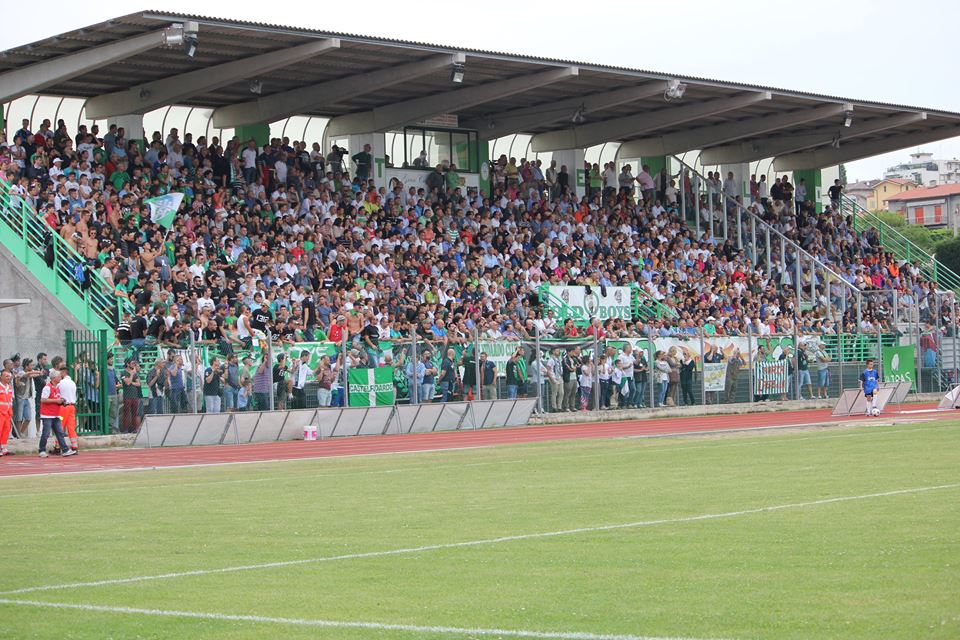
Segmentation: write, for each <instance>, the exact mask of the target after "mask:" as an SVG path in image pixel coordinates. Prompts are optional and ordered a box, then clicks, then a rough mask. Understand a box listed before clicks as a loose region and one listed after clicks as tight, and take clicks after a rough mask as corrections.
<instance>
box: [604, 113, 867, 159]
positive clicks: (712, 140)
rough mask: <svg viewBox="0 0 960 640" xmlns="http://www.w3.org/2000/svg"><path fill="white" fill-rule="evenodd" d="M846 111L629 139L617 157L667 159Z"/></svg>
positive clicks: (782, 116) (766, 118) (777, 116)
mask: <svg viewBox="0 0 960 640" xmlns="http://www.w3.org/2000/svg"><path fill="white" fill-rule="evenodd" d="M845 111H853V105H851V104H827V105H823V106H820V107H807V108H803V109H798V110H797V111H789V112H786V113H777V114H774V115H770V116H761V117H759V118H748V119H746V120H740V121H739V122H726V123H724V124H715V125H709V126H706V127H698V128H696V129H690V130H689V131H683V132H680V133H668V134H666V135H663V136H656V137H653V138H643V139H642V140H631V141H629V142H625V143H623V146H622V147H620V156H621V157H623V158H641V157H643V156H669V155H673V154H676V153H683V152H685V151H691V150H693V149H706V148H707V147H710V146H713V145H717V144H724V143H727V142H732V141H734V140H741V139H743V138H748V137H752V136H756V135H760V134H763V133H770V132H771V131H777V130H780V129H787V128H789V127H796V126H799V125H802V124H807V123H809V122H815V121H817V120H823V119H825V118H832V117H837V118H843V114H844V112H845Z"/></svg>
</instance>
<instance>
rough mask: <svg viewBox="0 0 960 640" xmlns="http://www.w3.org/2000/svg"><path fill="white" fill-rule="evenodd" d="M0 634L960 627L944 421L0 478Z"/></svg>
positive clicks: (916, 633)
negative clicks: (1, 542) (0, 554)
mask: <svg viewBox="0 0 960 640" xmlns="http://www.w3.org/2000/svg"><path fill="white" fill-rule="evenodd" d="M0 509H2V513H3V516H2V525H0V531H2V532H3V534H4V535H3V540H4V553H3V564H2V567H0V638H18V639H26V638H56V639H71V638H91V639H93V638H96V639H103V638H191V639H193V638H198V639H213V638H218V639H219V638H223V639H226V638H230V639H247V638H258V639H260V638H291V639H300V638H320V639H328V638H329V639H333V638H336V639H346V640H351V639H361V638H363V639H369V638H383V639H394V640H412V639H414V638H424V639H428V640H432V639H437V640H440V639H450V640H460V639H468V638H478V639H480V638H557V639H570V640H596V639H600V638H611V639H617V640H626V639H634V640H636V639H638V638H671V639H674V638H697V639H708V638H710V639H713V638H737V639H741V638H742V639H746V638H776V639H781V638H798V639H799V638H804V639H807V638H871V639H874V638H905V639H906V638H909V639H913V638H958V637H960V422H957V421H947V420H942V419H936V420H933V421H926V422H922V423H917V424H912V425H898V426H891V427H883V426H862V427H842V428H839V427H835V428H830V429H822V430H799V429H796V430H789V431H784V432H765V433H739V434H731V435H725V436H719V437H718V436H690V437H682V438H658V439H635V438H634V439H631V438H625V439H611V440H579V441H567V442H550V443H537V444H525V445H513V446H500V447H491V448H485V449H475V450H459V451H457V450H455V451H443V452H433V453H416V454H402V455H400V454H398V455H379V456H364V457H354V458H327V459H315V460H300V461H291V462H283V463H258V464H248V465H235V466H215V467H203V468H193V469H175V470H158V471H143V472H131V473H99V474H97V473H94V474H83V475H61V476H43V477H36V476H35V477H20V478H4V479H2V480H0Z"/></svg>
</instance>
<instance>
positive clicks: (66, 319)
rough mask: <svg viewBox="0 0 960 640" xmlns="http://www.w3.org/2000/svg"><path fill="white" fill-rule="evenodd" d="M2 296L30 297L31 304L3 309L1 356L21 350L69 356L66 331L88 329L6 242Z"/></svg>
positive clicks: (1, 257) (1, 256)
mask: <svg viewBox="0 0 960 640" xmlns="http://www.w3.org/2000/svg"><path fill="white" fill-rule="evenodd" d="M0 298H24V299H28V300H30V304H25V305H20V306H18V307H9V308H6V309H0V358H9V357H10V356H11V355H13V354H14V353H17V352H19V353H20V355H21V356H23V357H30V358H33V357H35V356H36V355H37V352H39V351H44V352H46V353H48V354H50V355H51V356H54V355H65V354H64V331H66V330H67V329H83V328H84V326H83V325H82V324H81V323H80V322H79V321H77V319H76V318H74V317H73V315H71V314H70V312H69V311H67V309H66V308H65V307H64V306H63V305H62V304H60V302H59V301H58V300H57V298H56V297H55V296H54V295H53V294H52V293H50V292H49V291H48V290H47V289H46V288H45V287H43V286H42V285H41V284H40V283H39V282H37V280H36V279H35V278H34V277H33V275H32V274H31V273H30V272H29V271H28V270H27V268H26V267H25V266H24V265H23V263H22V262H20V261H19V260H17V258H16V257H15V256H13V255H12V254H11V253H10V252H9V251H8V250H7V248H6V247H5V246H3V245H2V244H0Z"/></svg>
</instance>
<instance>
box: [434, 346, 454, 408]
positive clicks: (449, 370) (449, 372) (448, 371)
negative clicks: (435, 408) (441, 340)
mask: <svg viewBox="0 0 960 640" xmlns="http://www.w3.org/2000/svg"><path fill="white" fill-rule="evenodd" d="M454 354H455V352H454V350H453V349H447V352H446V353H445V354H444V356H443V360H441V361H440V377H439V378H438V379H437V382H438V384H439V387H440V402H446V401H447V400H448V399H449V398H450V395H451V394H452V393H454V390H455V389H456V384H457V366H456V364H455V362H454Z"/></svg>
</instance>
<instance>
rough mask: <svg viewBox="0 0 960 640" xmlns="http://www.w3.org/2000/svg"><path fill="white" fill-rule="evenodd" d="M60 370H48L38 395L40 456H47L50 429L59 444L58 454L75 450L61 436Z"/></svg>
mask: <svg viewBox="0 0 960 640" xmlns="http://www.w3.org/2000/svg"><path fill="white" fill-rule="evenodd" d="M59 384H60V371H59V370H57V369H51V370H50V380H49V382H47V384H46V385H45V386H44V387H43V393H42V394H41V395H40V424H41V425H42V427H43V431H42V432H41V433H40V457H41V458H46V457H47V440H48V439H49V438H50V431H51V430H52V431H53V433H54V435H55V436H56V438H57V443H58V444H59V445H60V452H61V453H60V455H62V456H74V455H76V454H77V452H76V451H74V450H72V449H71V448H70V447H68V446H67V439H66V438H65V437H64V436H63V426H62V425H61V424H60V410H61V409H62V407H63V398H61V397H60V389H59V387H58V385H59Z"/></svg>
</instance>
